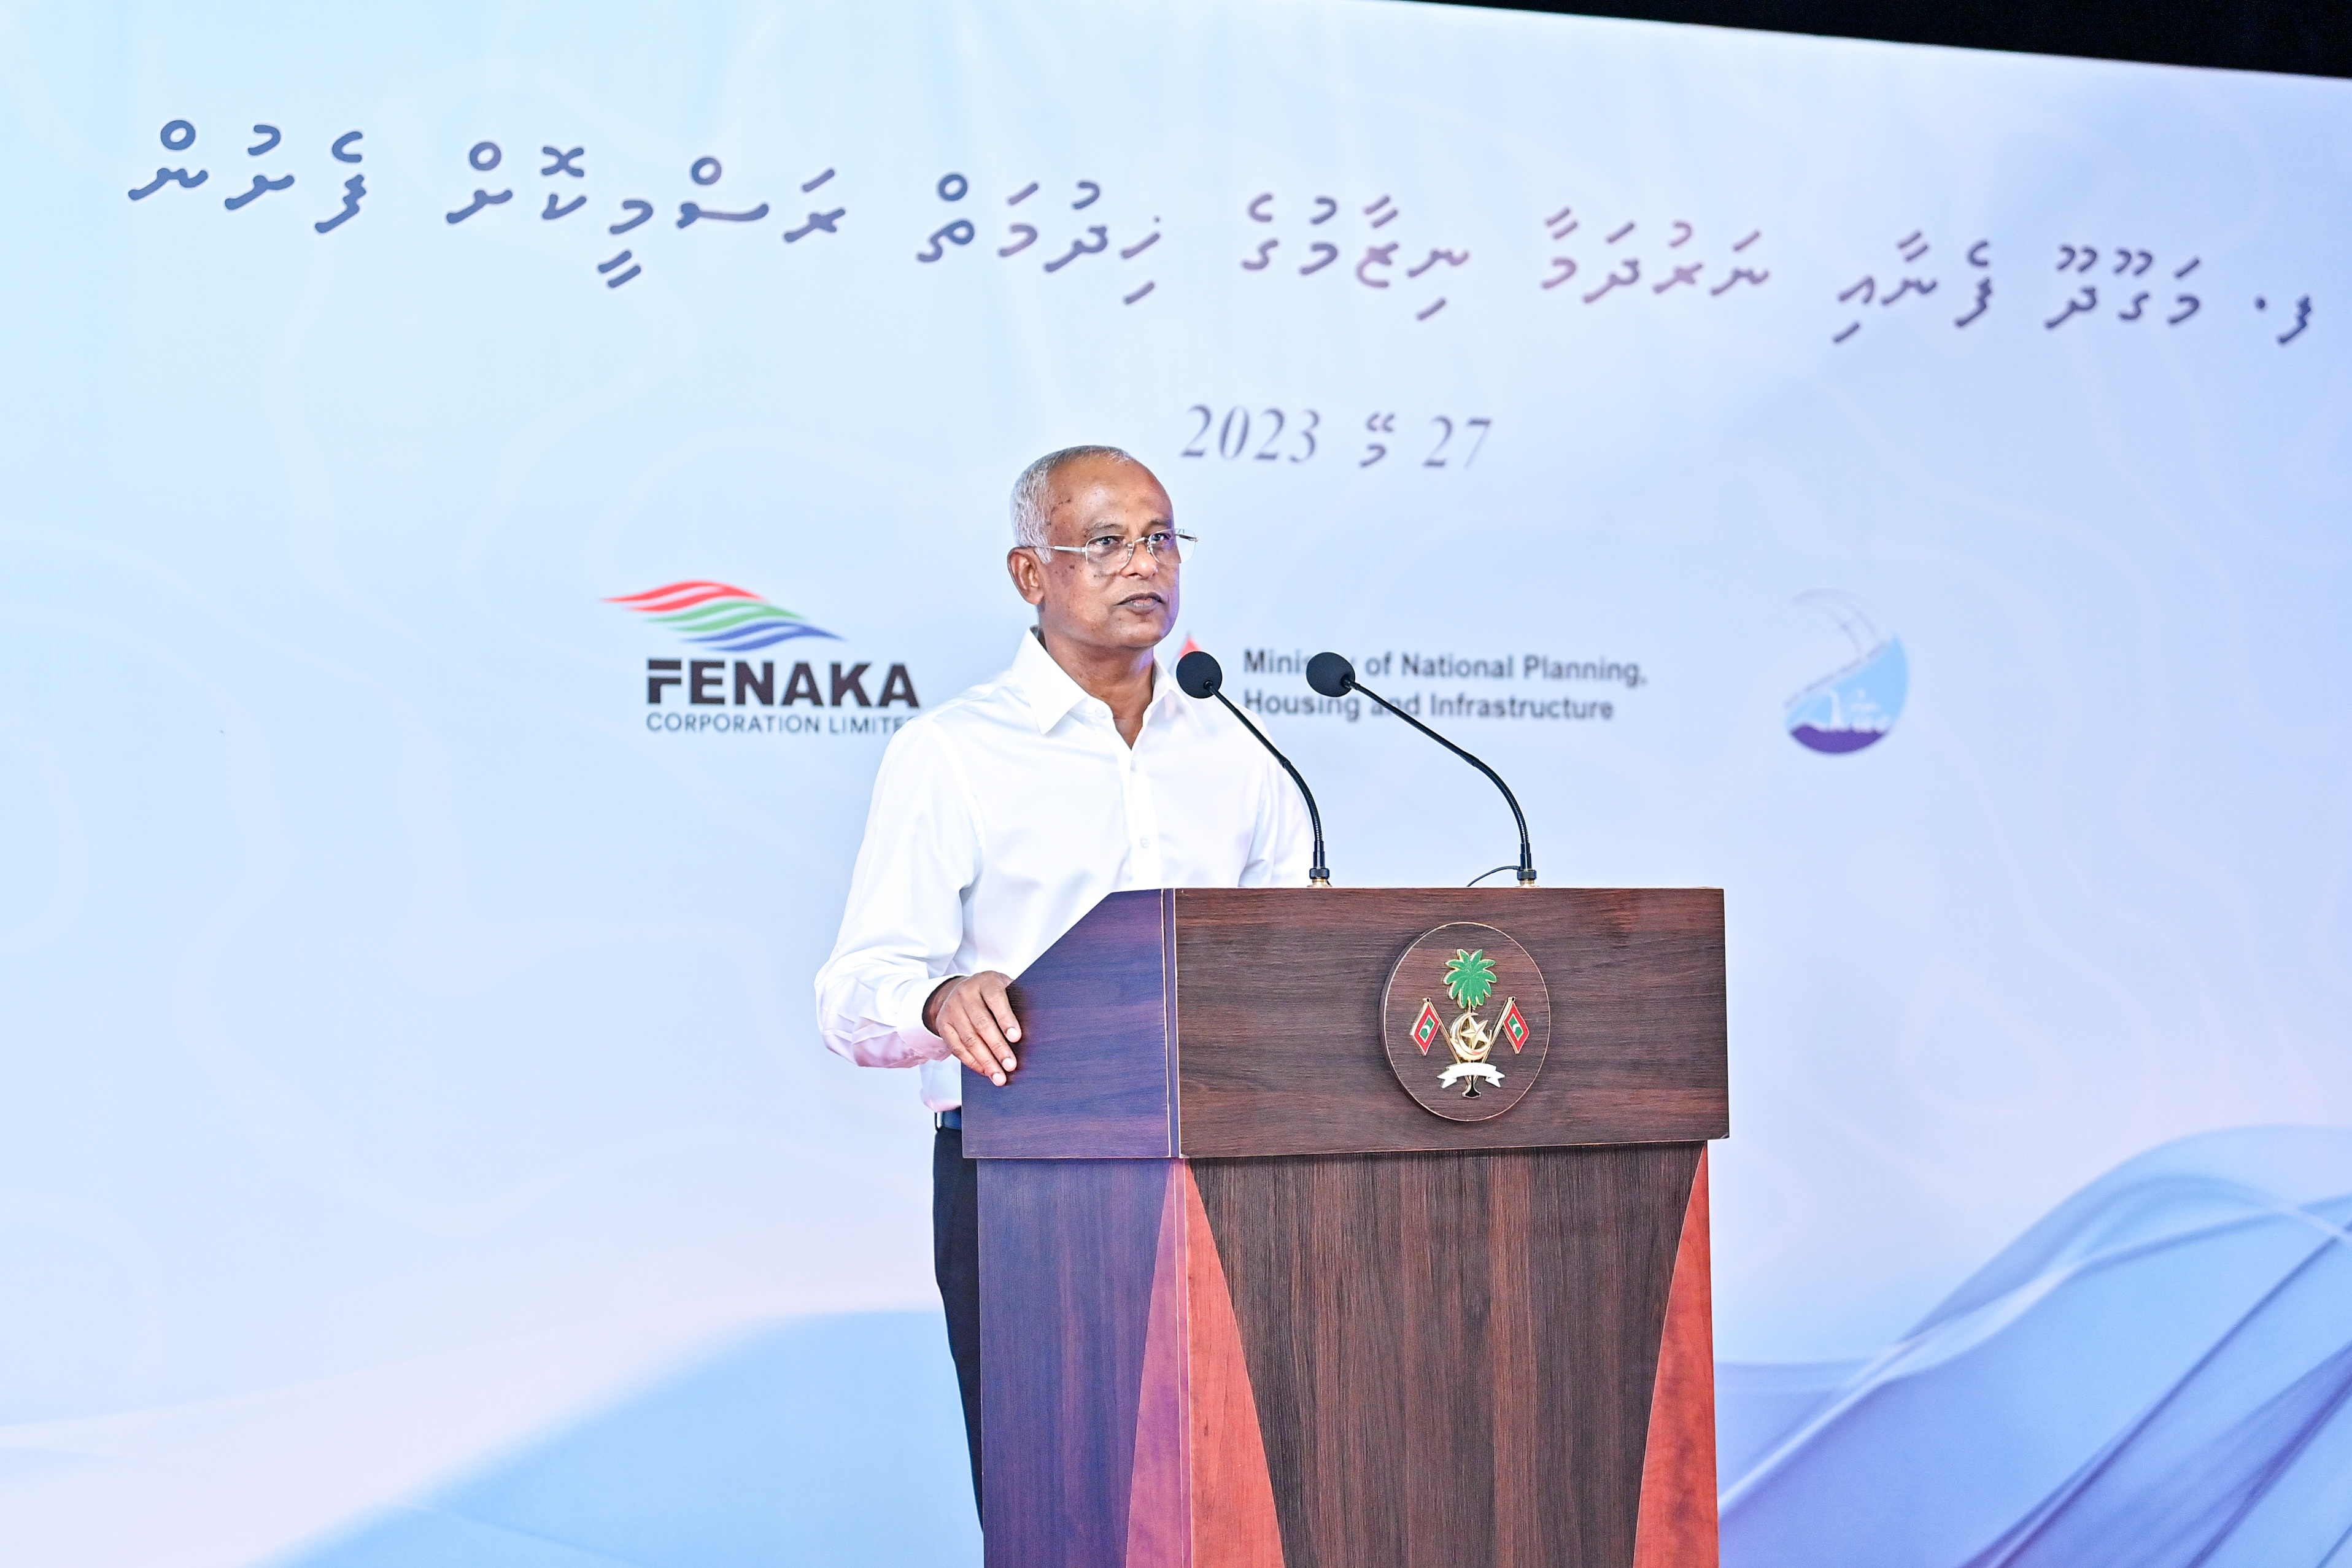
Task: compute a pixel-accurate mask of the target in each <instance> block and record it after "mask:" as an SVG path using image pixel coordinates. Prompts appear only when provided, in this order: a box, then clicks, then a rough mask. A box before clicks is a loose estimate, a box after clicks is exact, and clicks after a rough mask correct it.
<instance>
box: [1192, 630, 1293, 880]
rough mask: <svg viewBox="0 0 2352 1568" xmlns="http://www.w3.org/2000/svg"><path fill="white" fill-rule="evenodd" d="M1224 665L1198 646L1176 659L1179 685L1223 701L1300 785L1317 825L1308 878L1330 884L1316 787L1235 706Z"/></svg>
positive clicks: (1262, 731)
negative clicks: (1227, 689) (1301, 775)
mask: <svg viewBox="0 0 2352 1568" xmlns="http://www.w3.org/2000/svg"><path fill="white" fill-rule="evenodd" d="M1224 685H1225V672H1224V668H1223V665H1221V664H1218V663H1217V657H1216V655H1215V654H1213V653H1203V652H1202V650H1200V649H1198V648H1195V649H1193V650H1192V652H1191V653H1187V654H1185V655H1184V656H1183V657H1182V658H1181V659H1179V660H1177V661H1176V686H1177V689H1178V690H1179V691H1181V692H1182V693H1183V694H1184V695H1186V696H1188V697H1214V698H1216V699H1217V700H1218V701H1219V702H1221V703H1223V704H1224V705H1225V711H1226V712H1228V713H1230V714H1232V715H1233V716H1234V717H1235V718H1237V719H1240V720H1241V721H1242V727H1243V728H1244V729H1246V730H1248V731H1249V732H1250V733H1251V734H1252V735H1255V736H1256V737H1257V743H1258V744H1259V745H1260V746H1263V747H1265V748H1266V750H1268V751H1270V752H1273V753H1274V759H1275V760H1276V762H1279V763H1281V764H1282V770H1283V771H1284V772H1285V773H1287V774H1289V775H1290V781H1291V782H1292V783H1293V784H1296V785H1297V786H1298V793H1299V794H1300V795H1301V796H1302V797H1303V798H1304V799H1305V800H1306V801H1307V821H1309V822H1311V823H1313V824H1314V827H1315V864H1314V866H1313V867H1312V868H1311V869H1309V870H1308V872H1307V883H1309V884H1310V885H1312V886H1315V887H1328V886H1330V885H1331V868H1330V867H1329V866H1327V865H1325V864H1324V863H1323V813H1322V812H1320V811H1318V810H1316V809H1315V791H1314V790H1312V789H1308V788H1307V780H1306V779H1301V778H1300V777H1299V776H1298V769H1297V768H1293V767H1292V766H1291V765H1290V758H1287V757H1285V756H1284V755H1283V754H1282V753H1281V752H1279V751H1276V750H1275V746H1274V742H1272V741H1270V740H1268V739H1267V738H1266V737H1265V731H1264V730H1262V729H1260V728H1258V727H1257V726H1255V725H1254V724H1252V723H1251V722H1250V720H1249V716H1248V715H1247V714H1245V713H1244V712H1242V710H1241V709H1239V708H1237V707H1235V706H1234V699H1233V698H1231V697H1229V696H1227V695H1225V694H1224V689H1223V688H1224Z"/></svg>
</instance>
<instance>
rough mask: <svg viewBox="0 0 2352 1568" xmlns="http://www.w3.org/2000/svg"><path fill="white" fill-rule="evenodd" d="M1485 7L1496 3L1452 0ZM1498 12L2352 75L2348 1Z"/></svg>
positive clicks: (1616, 0) (1642, 2) (1681, 3)
mask: <svg viewBox="0 0 2352 1568" xmlns="http://www.w3.org/2000/svg"><path fill="white" fill-rule="evenodd" d="M1451 3H1453V4H1456V5H1488V4H1492V3H1493V0H1451ZM1497 8H1501V9H1509V10H1516V11H1554V12H1563V13H1568V14H1571V15H1575V16H1625V17H1631V18H1633V19H1635V20H1639V21H1646V22H1695V23H1699V24H1701V25H1704V26H1713V27H1756V28H1762V29H1765V30H1767V31H1770V32H1776V33H1813V34H1819V35H1822V36H1824V37H1837V38H1884V39H1886V40H1889V41H1891V42H1894V43H1898V44H1945V45H1949V46H1951V47H1957V48H1966V49H2010V50H2019V51H2023V52H2027V53H2032V54H2041V55H2078V56H2084V57H2090V58H2094V59H2108V60H2147V61H2150V62H2153V63H2155V64H2158V65H2172V66H2213V67H2220V68H2226V69H2230V70H2245V71H2289V72H2294V73H2297V74H2301V75H2305V76H2327V77H2343V76H2352V0H2057V3H2050V0H2043V3H2042V4H2019V3H2018V0H1880V3H1876V4H1872V3H1866V0H1577V3H1574V4H1567V3H1562V0H1519V3H1518V4H1516V5H1508V6H1499V7H1497Z"/></svg>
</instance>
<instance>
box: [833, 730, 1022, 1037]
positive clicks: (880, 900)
mask: <svg viewBox="0 0 2352 1568" xmlns="http://www.w3.org/2000/svg"><path fill="white" fill-rule="evenodd" d="M981 856H982V845H981V841H980V831H979V822H978V820H977V818H976V816H975V814H974V811H973V809H972V802H971V792H970V791H969V790H968V789H965V788H964V787H963V780H962V778H961V772H960V770H959V769H958V768H957V766H956V763H955V760H954V758H953V757H952V756H951V755H950V750H949V748H948V747H947V746H946V745H945V744H944V742H943V741H942V740H941V738H940V737H939V736H938V735H937V733H936V732H935V731H934V728H933V727H932V726H930V725H929V724H925V723H920V722H918V723H915V724H910V725H908V726H907V727H905V728H904V729H901V730H900V731H899V732H898V734H897V735H896V736H893V737H891V740H890V745H889V748H888V749H887V751H885V752H884V754H883V757H882V766H881V769H880V771H879V772H877V774H876V775H875V779H874V799H873V803H872V805H871V806H870V807H868V809H867V811H866V837H865V841H864V842H863V843H862V844H861V845H859V847H858V851H857V864H856V869H855V870H854V871H853V872H852V873H851V874H850V883H849V899H848V903H847V904H846V906H845V908H844V909H843V911H842V916H841V935H840V936H839V937H838V938H837V939H836V940H835V943H834V947H833V956H831V957H830V958H828V959H826V960H825V964H824V967H823V968H822V969H820V970H818V971H817V977H816V1007H817V1027H818V1030H819V1031H820V1032H821V1033H822V1035H823V1036H824V1043H825V1049H827V1050H828V1051H835V1052H836V1053H837V1054H839V1055H841V1056H845V1057H846V1058H848V1059H849V1060H850V1061H854V1062H856V1063H857V1064H858V1065H859V1066H861V1067H912V1066H915V1065H917V1064H918V1063H920V1062H924V1061H939V1060H940V1059H942V1058H944V1057H946V1056H947V1054H948V1048H947V1043H946V1041H944V1040H940V1038H939V1037H938V1036H937V1035H935V1034H933V1033H931V1031H930V1030H927V1029H925V1028H924V1027H923V1004H924V1003H925V1002H926V1001H927V1000H929V998H930V994H931V991H932V989H933V988H935V987H937V986H938V984H939V982H940V980H942V979H944V978H945V977H948V976H950V975H952V974H956V973H959V972H961V971H959V970H958V969H957V967H956V964H957V962H958V959H959V957H960V956H961V948H962V946H963V943H964V929H963V927H964V901H965V899H966V898H967V897H969V896H970V893H971V886H972V883H974V881H976V880H977V879H978V877H979V875H980V867H981Z"/></svg>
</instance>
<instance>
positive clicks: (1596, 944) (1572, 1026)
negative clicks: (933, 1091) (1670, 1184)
mask: <svg viewBox="0 0 2352 1568" xmlns="http://www.w3.org/2000/svg"><path fill="white" fill-rule="evenodd" d="M1454 920H1475V921H1479V922H1482V923H1485V924H1487V925H1495V926H1496V927H1498V928H1500V929H1502V930H1505V931H1507V932H1509V933H1510V934H1511V936H1514V937H1516V938H1517V940H1518V942H1519V943H1520V945H1521V946H1524V947H1526V948H1527V949H1528V953H1529V954H1531V955H1532V956H1534V957H1535V959H1536V962H1537V963H1538V965H1540V966H1541V967H1542V968H1543V972H1544V978H1545V981H1546V983H1547V985H1548V986H1549V989H1550V991H1551V1005H1552V1039H1551V1051H1550V1054H1549V1058H1548V1060H1547V1061H1546V1062H1545V1064H1544V1068H1543V1071H1542V1074H1541V1075H1540V1076H1539V1077H1538V1079H1537V1081H1536V1083H1535V1086H1534V1087H1533V1088H1532V1089H1530V1090H1529V1091H1528V1094H1527V1097H1526V1098H1525V1099H1524V1100H1522V1101H1520V1102H1519V1103H1518V1104H1517V1106H1515V1107H1514V1108H1513V1109H1512V1110H1511V1112H1510V1113H1509V1114H1507V1115H1505V1116H1498V1117H1496V1118H1495V1119H1494V1120H1493V1121H1490V1122H1475V1123H1450V1122H1447V1121H1445V1120H1444V1118H1442V1117H1437V1116H1433V1115H1431V1114H1430V1113H1428V1112H1426V1111H1424V1110H1423V1109H1422V1108H1421V1107H1420V1106H1419V1105H1417V1104H1415V1103H1413V1102H1412V1098H1411V1097H1410V1096H1409V1095H1407V1094H1406V1093H1405V1092H1404V1091H1403V1089H1402V1086H1400V1085H1399V1084H1398V1082H1397V1081H1396V1078H1395V1076H1394V1074H1393V1073H1391V1071H1390V1069H1389V1065H1388V1058H1387V1054H1386V1051H1384V1049H1383V1048H1382V1044H1381V1019H1380V1000H1381V988H1382V987H1383V986H1384V985H1385V984H1386V983H1387V980H1388V975H1389V970H1390V969H1391V967H1393V966H1394V964H1395V963H1396V960H1397V957H1398V956H1399V955H1400V954H1402V952H1403V951H1404V949H1405V948H1406V947H1407V946H1410V945H1411V944H1412V940H1413V938H1415V937H1416V936H1420V935H1421V934H1422V933H1423V932H1424V931H1427V930H1429V929H1431V928H1432V927H1433V926H1437V925H1445V924H1447V923H1448V922H1449V921H1454ZM1041 995H1050V996H1052V998H1054V1005H1053V1006H1052V1007H1051V1008H1039V1007H1037V1006H1036V1005H1035V998H1038V997H1039V996H1041ZM1013 1008H1014V1010H1015V1012H1016V1014H1018V1016H1019V1017H1020V1019H1021V1023H1022V1030H1023V1034H1024V1042H1023V1050H1022V1053H1021V1055H1022V1067H1021V1071H1019V1072H1017V1073H1015V1074H1014V1075H1013V1082H1011V1083H1010V1084H1008V1085H1007V1086H1005V1087H1004V1088H1002V1089H999V1088H998V1087H996V1086H995V1085H994V1084H992V1083H990V1082H988V1081H987V1080H986V1079H983V1078H981V1077H979V1076H978V1075H976V1074H974V1073H972V1072H971V1071H969V1070H967V1071H965V1074H964V1085H965V1091H964V1147H965V1149H966V1150H967V1151H968V1152H969V1153H971V1155H973V1156H974V1157H976V1158H1006V1159H1051V1158H1073V1157H1081V1158H1101V1157H1121V1156H1124V1157H1131V1158H1161V1159H1164V1158H1167V1157H1169V1156H1170V1155H1188V1156H1192V1157H1195V1158H1215V1157H1221V1156H1234V1157H1242V1156H1260V1155H1291V1154H1371V1153H1386V1152H1403V1151H1407V1150H1419V1149H1473V1148H1496V1147H1507V1148H1544V1147H1559V1146H1563V1145H1576V1144H1622V1143H1678V1142H1696V1141H1699V1140H1703V1139H1707V1138H1720V1137H1724V1136H1727V1135H1728V1134H1729V1132H1730V1121H1729V1111H1728V1082H1727V1073H1726V1068H1725V1051H1724V1041H1725V1003H1724V990H1723V895H1722V894H1721V893H1720V892H1719V891H1717V890H1716V889H1713V888H1637V889H1585V888H1533V889H1522V888H1465V889H1441V890H1408V889H1370V888H1366V889H1354V888H1317V889H1298V888H1239V889H1228V888H1174V889H1161V890H1157V891H1148V892H1136V893H1119V894H1112V895H1111V896H1110V897H1108V898H1106V899H1105V900H1103V902H1102V903H1101V904H1097V905H1096V907H1095V908H1094V909H1093V910H1092V911H1091V912H1089V913H1088V914H1087V915H1086V916H1085V918H1083V919H1082V920H1080V921H1079V922H1078V924H1077V925H1076V926H1074V927H1072V929H1071V930H1070V932H1069V934H1068V935H1067V936H1064V937H1063V939H1062V940H1061V941H1060V942H1058V943H1056V944H1055V946H1054V947H1053V949H1052V950H1050V951H1049V952H1047V953H1046V954H1045V956H1043V957H1041V958H1039V959H1038V960H1037V962H1036V963H1035V964H1034V965H1032V966H1031V967H1029V969H1028V970H1027V971H1025V972H1024V974H1023V975H1022V976H1021V977H1020V980H1019V982H1018V983H1017V984H1016V985H1015V986H1014V988H1013Z"/></svg>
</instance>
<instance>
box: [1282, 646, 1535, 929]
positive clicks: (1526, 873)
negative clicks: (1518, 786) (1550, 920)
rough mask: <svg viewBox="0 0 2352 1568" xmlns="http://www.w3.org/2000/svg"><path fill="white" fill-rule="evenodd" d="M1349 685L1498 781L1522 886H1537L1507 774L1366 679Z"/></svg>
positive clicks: (1522, 814) (1524, 815) (1524, 826)
mask: <svg viewBox="0 0 2352 1568" xmlns="http://www.w3.org/2000/svg"><path fill="white" fill-rule="evenodd" d="M1349 685H1352V686H1353V687H1354V688H1355V689H1356V690H1358V691H1360V692H1361V693H1363V694H1364V695H1366V696H1368V697H1370V698H1371V699H1372V700H1373V701H1374V702H1376V703H1378V704H1380V705H1381V706H1382V707H1384V708H1386V709H1388V710H1389V712H1391V713H1392V714H1394V715H1396V716H1397V717H1399V718H1401V719H1402V720H1404V721H1405V723H1407V724H1409V725H1411V726H1412V727H1413V728H1415V729H1417V730H1419V731H1421V733H1422V734H1423V735H1425V736H1427V737H1429V738H1430V739H1432V740H1433V741H1435V742H1437V744H1438V745H1440V746H1442V747H1445V749H1446V750H1448V751H1450V752H1452V753H1454V756H1456V757H1458V758H1462V760H1463V761H1465V762H1466V763H1468V764H1469V765H1470V766H1471V767H1473V768H1476V769H1477V770H1478V771H1479V772H1481V773H1484V774H1485V775H1486V777H1487V778H1489V779H1493V780H1494V781H1495V788H1496V789H1500V790H1501V791H1502V792H1503V802H1504V804H1506V805H1507V806H1508V807H1510V809H1511V818H1512V820H1513V821H1516V822H1517V823H1518V825H1519V885H1520V886H1522V887H1533V886H1534V885H1535V883H1536V866H1535V858H1536V856H1535V850H1534V848H1533V846H1532V845H1530V844H1529V843H1528V818H1527V813H1526V812H1524V811H1522V810H1519V798H1518V797H1517V796H1516V795H1514V794H1512V793H1511V787H1510V786H1509V785H1508V784H1506V783H1504V782H1503V776H1502V775H1501V774H1499V773H1497V772H1496V771H1495V770H1494V769H1493V768H1489V767H1487V766H1486V764H1485V763H1483V762H1481V761H1479V760H1478V759H1477V758H1475V757H1473V756H1471V755H1470V754H1469V753H1468V752H1466V751H1465V750H1463V749H1462V748H1461V747H1458V746H1456V745H1454V743H1453V742H1452V741H1450V740H1448V739H1446V738H1445V737H1444V736H1442V735H1440V734H1438V733H1437V732H1436V731H1435V730H1433V729H1432V728H1430V727H1429V726H1427V725H1425V724H1423V723H1422V722H1421V720H1419V719H1417V718H1415V717H1413V716H1412V715H1411V714H1409V713H1407V712H1405V711H1404V709H1402V708H1401V707H1399V706H1396V704H1394V703H1392V702H1391V701H1389V699H1388V698H1386V697H1384V696H1382V695H1381V694H1380V693H1378V692H1376V691H1374V690H1372V688H1371V687H1370V686H1368V685H1364V683H1363V682H1361V681H1355V680H1351V681H1350V682H1349ZM1300 788H1301V789H1304V788H1305V786H1304V785H1301V786H1300Z"/></svg>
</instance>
